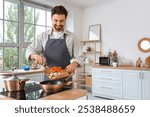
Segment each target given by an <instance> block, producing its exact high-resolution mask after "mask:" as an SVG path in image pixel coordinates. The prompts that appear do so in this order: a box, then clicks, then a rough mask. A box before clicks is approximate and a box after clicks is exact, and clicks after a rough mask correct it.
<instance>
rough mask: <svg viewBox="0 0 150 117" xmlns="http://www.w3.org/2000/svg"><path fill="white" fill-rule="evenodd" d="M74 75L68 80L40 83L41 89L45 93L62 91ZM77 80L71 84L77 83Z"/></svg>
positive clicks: (61, 79)
mask: <svg viewBox="0 0 150 117" xmlns="http://www.w3.org/2000/svg"><path fill="white" fill-rule="evenodd" d="M72 75H73V74H71V75H70V76H69V77H67V78H60V79H56V80H45V81H42V82H40V85H41V87H42V88H43V90H44V91H45V92H57V91H60V90H62V88H63V87H64V85H66V84H67V83H68V81H69V79H70V78H71V77H72ZM76 81H77V80H74V81H72V82H71V83H70V84H72V83H73V82H76Z"/></svg>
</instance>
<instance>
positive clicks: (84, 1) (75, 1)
mask: <svg viewBox="0 0 150 117" xmlns="http://www.w3.org/2000/svg"><path fill="white" fill-rule="evenodd" d="M62 1H65V2H68V3H70V4H72V5H75V6H78V7H81V8H86V7H90V6H94V5H97V4H100V3H101V2H102V1H104V0H62Z"/></svg>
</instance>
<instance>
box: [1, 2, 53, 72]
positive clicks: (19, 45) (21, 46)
mask: <svg viewBox="0 0 150 117" xmlns="http://www.w3.org/2000/svg"><path fill="white" fill-rule="evenodd" d="M2 1H3V19H0V20H1V21H2V22H3V33H2V35H3V42H2V43H1V42H0V47H2V48H3V50H4V48H5V47H17V48H18V65H19V66H18V67H19V68H21V67H22V66H23V49H24V48H27V46H28V45H29V44H30V43H31V42H25V39H24V24H27V23H24V6H29V7H32V8H33V9H34V17H35V9H40V10H44V11H45V25H38V24H35V20H34V24H33V25H34V37H33V38H34V39H35V38H36V35H35V27H36V26H43V27H45V31H46V29H47V28H49V27H50V26H47V12H49V11H51V8H52V7H50V6H47V5H43V4H40V3H36V2H32V1H28V0H2ZM4 1H8V2H11V3H15V4H17V5H18V22H17V23H18V25H19V26H18V43H5V42H4V38H5V36H4V33H5V32H4V31H5V29H4V28H5V25H4V23H5V21H8V20H6V19H5V18H4V15H5V8H4V6H5V4H4ZM3 52H4V51H3ZM3 57H4V54H3ZM3 59H4V58H3ZM3 70H4V61H3Z"/></svg>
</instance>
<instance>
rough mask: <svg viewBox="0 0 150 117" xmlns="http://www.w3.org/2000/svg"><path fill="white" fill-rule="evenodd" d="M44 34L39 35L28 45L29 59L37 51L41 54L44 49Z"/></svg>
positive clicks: (27, 54) (27, 53)
mask: <svg viewBox="0 0 150 117" xmlns="http://www.w3.org/2000/svg"><path fill="white" fill-rule="evenodd" d="M42 39H43V36H42V34H40V35H38V36H37V39H35V40H33V42H32V43H31V44H30V45H29V46H28V48H27V52H26V58H27V60H30V55H31V54H34V53H37V54H40V53H41V52H42V50H43V46H42V41H41V40H42Z"/></svg>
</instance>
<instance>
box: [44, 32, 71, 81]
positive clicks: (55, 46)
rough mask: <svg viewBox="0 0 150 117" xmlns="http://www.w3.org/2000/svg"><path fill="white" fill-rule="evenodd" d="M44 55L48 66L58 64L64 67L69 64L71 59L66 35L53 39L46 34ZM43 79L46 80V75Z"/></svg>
mask: <svg viewBox="0 0 150 117" xmlns="http://www.w3.org/2000/svg"><path fill="white" fill-rule="evenodd" d="M44 56H45V58H46V63H47V66H48V67H49V68H50V67H53V66H60V67H61V68H63V69H65V68H66V66H67V65H69V64H70V60H71V56H70V54H69V51H68V48H67V45H66V35H65V34H64V38H63V39H53V38H50V35H48V40H47V42H46V45H45V52H44ZM44 80H48V77H45V78H44Z"/></svg>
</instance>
